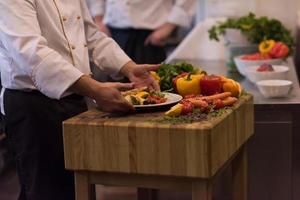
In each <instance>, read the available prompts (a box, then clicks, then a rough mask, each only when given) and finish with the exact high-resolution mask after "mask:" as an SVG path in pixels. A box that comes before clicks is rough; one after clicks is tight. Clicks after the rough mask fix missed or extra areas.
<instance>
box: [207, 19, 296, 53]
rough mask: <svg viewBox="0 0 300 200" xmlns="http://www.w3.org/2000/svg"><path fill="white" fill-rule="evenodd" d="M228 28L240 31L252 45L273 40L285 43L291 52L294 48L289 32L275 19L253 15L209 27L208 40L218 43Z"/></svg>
mask: <svg viewBox="0 0 300 200" xmlns="http://www.w3.org/2000/svg"><path fill="white" fill-rule="evenodd" d="M228 28H232V29H237V30H240V31H241V32H242V34H243V35H245V36H246V37H247V39H248V41H249V42H251V43H253V44H259V43H260V42H262V41H263V40H268V39H273V40H275V41H281V42H283V43H285V44H286V45H287V46H288V47H289V48H290V49H291V50H293V47H294V39H293V37H292V34H291V31H290V30H288V29H287V28H286V27H285V26H284V25H283V24H282V23H281V22H280V21H279V20H277V19H270V18H268V17H256V16H255V14H253V13H249V14H248V15H246V16H243V17H240V18H229V19H227V20H226V21H225V22H219V23H218V25H215V26H213V27H211V28H210V29H209V30H208V32H209V38H210V39H211V40H216V41H219V36H220V35H224V34H225V33H226V29H228ZM290 53H292V51H291V52H290Z"/></svg>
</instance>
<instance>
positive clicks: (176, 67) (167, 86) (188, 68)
mask: <svg viewBox="0 0 300 200" xmlns="http://www.w3.org/2000/svg"><path fill="white" fill-rule="evenodd" d="M198 70H199V69H197V68H195V67H194V66H193V65H192V64H189V63H185V62H182V63H175V64H166V63H162V64H161V66H160V67H159V69H158V70H157V74H158V76H159V77H160V81H159V84H160V88H161V90H162V91H168V92H173V90H174V89H173V78H175V77H176V76H178V75H180V74H182V73H183V72H187V73H192V74H193V73H196V72H197V71H198Z"/></svg>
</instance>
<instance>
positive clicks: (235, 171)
mask: <svg viewBox="0 0 300 200" xmlns="http://www.w3.org/2000/svg"><path fill="white" fill-rule="evenodd" d="M232 184H233V199H234V200H247V146H246V145H244V146H243V147H242V148H241V150H240V152H239V153H238V155H237V156H236V157H235V159H234V160H233V162H232Z"/></svg>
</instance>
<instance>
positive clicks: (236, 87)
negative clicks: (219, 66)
mask: <svg viewBox="0 0 300 200" xmlns="http://www.w3.org/2000/svg"><path fill="white" fill-rule="evenodd" d="M222 82H223V86H222V87H223V91H224V92H230V93H231V96H233V97H239V96H240V95H241V94H242V87H241V85H240V84H239V83H238V82H236V81H235V80H232V79H229V78H223V81H222Z"/></svg>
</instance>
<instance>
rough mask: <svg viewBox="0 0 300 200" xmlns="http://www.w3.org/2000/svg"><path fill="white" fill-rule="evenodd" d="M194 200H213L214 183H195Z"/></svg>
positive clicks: (193, 188)
mask: <svg viewBox="0 0 300 200" xmlns="http://www.w3.org/2000/svg"><path fill="white" fill-rule="evenodd" d="M192 200H212V183H211V182H210V181H201V182H195V183H193V186H192Z"/></svg>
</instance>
